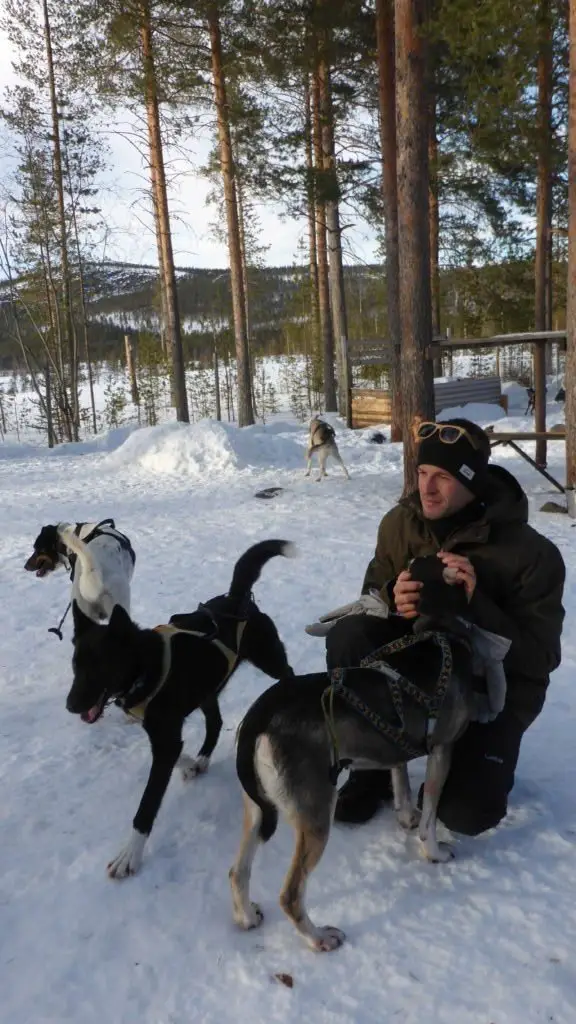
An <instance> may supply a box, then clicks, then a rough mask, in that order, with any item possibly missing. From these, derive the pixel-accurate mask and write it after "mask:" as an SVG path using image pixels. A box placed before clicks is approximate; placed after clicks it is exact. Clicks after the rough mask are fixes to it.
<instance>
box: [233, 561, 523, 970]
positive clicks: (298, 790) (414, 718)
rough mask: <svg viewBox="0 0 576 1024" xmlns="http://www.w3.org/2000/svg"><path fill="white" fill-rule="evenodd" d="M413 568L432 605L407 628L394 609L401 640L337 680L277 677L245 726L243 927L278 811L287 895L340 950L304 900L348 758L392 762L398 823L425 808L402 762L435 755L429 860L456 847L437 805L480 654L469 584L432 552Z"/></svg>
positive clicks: (393, 623) (317, 945) (430, 764)
mask: <svg viewBox="0 0 576 1024" xmlns="http://www.w3.org/2000/svg"><path fill="white" fill-rule="evenodd" d="M418 563H420V566H419V565H418ZM422 563H427V564H426V566H422ZM419 568H420V569H421V570H422V571H421V573H419V571H418V570H419ZM410 569H411V573H412V574H413V577H414V578H415V579H419V580H421V582H422V583H423V590H422V592H421V595H422V596H421V602H422V603H421V608H426V609H427V614H426V615H422V616H420V617H419V618H418V619H416V620H415V623H414V626H413V633H408V635H407V634H406V623H405V620H402V619H400V617H398V616H392V617H391V618H390V619H389V620H388V621H389V624H390V630H391V634H392V635H393V634H394V633H395V632H397V633H398V638H397V640H394V641H391V643H390V644H387V645H385V646H384V647H383V648H381V649H380V650H379V651H376V652H374V655H373V656H371V657H370V658H369V659H365V662H370V663H371V664H370V667H369V666H368V665H366V667H360V668H357V669H346V670H341V669H338V670H336V672H335V673H332V678H331V677H330V676H329V675H328V674H327V673H325V672H319V673H315V674H313V675H305V676H293V677H292V678H291V679H287V680H281V681H280V682H278V683H276V684H275V685H274V686H272V687H270V688H269V689H268V690H266V691H265V692H264V693H263V694H261V696H260V697H258V699H257V700H256V701H255V703H254V704H253V705H252V707H251V708H250V709H249V710H248V712H247V714H246V715H245V717H244V719H243V721H242V722H241V724H240V727H239V729H238V735H237V757H236V767H237V773H238V777H239V779H240V782H241V785H242V787H243V790H244V829H243V835H242V840H241V844H240V849H239V851H238V855H237V858H236V861H235V863H234V865H233V867H232V868H231V870H230V873H229V877H230V884H231V889H232V902H233V915H234V920H235V922H236V923H237V924H238V925H239V926H240V927H241V928H244V929H248V928H255V927H257V926H258V925H259V924H260V923H261V921H262V913H261V911H260V908H259V907H258V905H257V904H255V903H252V902H251V901H250V893H249V888H250V876H251V870H252V863H253V859H254V855H255V853H256V849H257V847H258V845H259V844H260V843H261V842H262V843H263V842H267V841H268V840H269V839H270V838H271V837H272V836H273V834H274V832H275V830H276V826H277V822H278V814H279V813H281V814H283V816H284V817H285V819H286V820H287V821H288V822H289V823H290V824H291V825H292V826H293V828H294V830H295V833H296V836H295V840H296V842H295V849H294V855H293V858H292V863H291V865H290V868H289V870H288V874H287V876H286V878H285V881H284V885H283V888H282V891H281V894H280V905H281V907H282V909H283V910H284V912H285V913H286V915H287V916H288V917H289V919H290V920H291V921H292V923H293V925H294V926H295V928H296V929H297V930H298V931H299V932H300V934H301V935H302V936H303V937H304V939H305V940H306V942H307V943H308V945H310V946H311V947H312V949H314V950H323V951H325V950H332V949H336V948H337V947H338V946H339V945H340V944H341V943H342V942H343V940H344V933H343V932H341V931H340V930H339V929H338V928H333V927H318V926H317V925H315V924H314V923H313V922H312V921H311V920H310V918H309V917H308V914H307V911H306V908H305V905H304V891H305V885H306V881H307V878H308V876H309V875H310V873H311V871H313V869H314V868H315V867H316V865H317V864H318V862H319V860H320V858H321V856H322V854H323V852H324V849H325V847H326V844H327V842H328V838H329V835H330V827H331V823H332V816H333V811H334V806H335V802H336V795H337V791H336V778H337V774H338V771H339V770H340V768H342V767H345V766H346V767H347V766H350V767H353V768H355V769H358V768H390V769H392V782H393V789H394V806H395V809H396V813H397V818H398V822H399V824H400V825H401V826H402V827H403V828H405V829H411V828H414V827H415V826H416V825H417V823H418V812H416V811H415V810H414V808H413V805H412V796H411V792H410V783H409V779H408V771H407V767H406V765H407V762H408V761H410V760H411V759H413V758H414V757H419V756H424V755H426V754H427V765H426V781H425V783H424V796H423V806H422V813H421V816H420V818H419V823H420V824H419V827H420V839H421V841H422V844H423V853H424V856H425V857H426V858H427V859H428V860H430V861H432V862H440V861H446V860H448V859H450V857H451V856H452V854H451V851H450V850H449V849H447V848H446V847H441V846H440V845H439V843H438V841H437V838H436V809H437V807H438V802H439V799H440V795H441V793H442V788H443V786H444V782H445V780H446V777H447V775H448V770H449V767H450V753H451V748H452V745H453V744H454V742H455V741H456V740H457V739H458V738H459V736H460V735H461V734H462V733H463V732H464V730H465V729H466V727H467V725H468V723H469V721H470V720H471V718H472V717H473V715H474V713H475V709H476V708H477V704H476V703H475V697H476V694H475V693H474V675H473V673H474V664H473V654H472V650H471V645H470V640H469V637H468V636H467V624H466V623H464V622H463V621H462V619H461V618H460V617H459V609H458V607H457V606H456V607H455V605H454V598H455V597H456V593H455V592H456V591H460V589H461V588H456V587H452V586H450V584H449V582H448V581H447V578H446V577H444V578H442V572H443V567H442V565H441V564H440V563H439V561H438V559H437V558H436V557H435V556H433V557H432V559H431V560H430V559H427V558H420V559H416V560H415V561H414V562H413V563H412V565H411V567H410ZM439 574H440V575H439ZM427 584H428V585H429V586H430V588H431V590H430V594H429V595H428V596H429V598H430V599H429V600H428V599H427V594H426V590H427ZM443 595H444V597H445V602H444V603H443V601H442V596H443ZM461 596H462V598H464V595H463V594H462V595H461ZM464 603H465V599H464ZM470 628H474V627H470ZM406 635H407V636H408V640H407V643H404V641H403V640H402V638H403V637H406ZM389 646H390V647H391V648H392V650H390V651H388V650H387V648H388V647H389ZM507 646H509V642H508V641H506V642H505V647H504V649H505V650H507ZM502 656H503V655H502ZM365 662H364V663H363V666H364V665H365ZM332 687H333V688H332ZM410 688H412V691H413V690H414V689H417V690H418V692H419V695H420V698H421V701H420V703H419V701H418V699H416V700H415V701H411V696H412V694H411V691H410ZM398 695H400V705H399V704H398ZM440 698H441V699H440ZM496 710H497V709H496ZM366 712H367V713H366ZM399 712H400V713H399ZM370 715H371V716H372V719H371V718H370V717H369V716H370ZM374 716H376V719H377V721H378V723H379V724H377V725H376V726H375V725H374ZM413 737H416V739H414V738H413Z"/></svg>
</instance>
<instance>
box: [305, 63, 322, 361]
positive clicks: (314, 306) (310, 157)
mask: <svg viewBox="0 0 576 1024" xmlns="http://www.w3.org/2000/svg"><path fill="white" fill-rule="evenodd" d="M304 145H305V150H306V205H307V212H308V263H309V275H310V314H311V320H312V349H313V351H314V352H315V353H316V355H318V353H319V350H320V338H321V330H320V299H319V294H318V292H319V287H318V255H317V246H316V203H315V200H314V191H315V190H314V153H313V149H312V109H311V97H310V76H309V74H308V72H306V73H305V75H304Z"/></svg>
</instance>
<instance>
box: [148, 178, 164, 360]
mask: <svg viewBox="0 0 576 1024" xmlns="http://www.w3.org/2000/svg"><path fill="white" fill-rule="evenodd" d="M150 184H151V196H152V212H153V214H154V234H155V236H156V253H157V257H158V298H159V299H160V347H161V349H162V351H163V353H164V355H165V356H167V355H168V339H167V337H166V325H167V321H168V314H167V310H166V287H165V281H166V268H165V266H164V256H163V253H162V232H161V230H160V213H159V211H160V204H159V202H158V199H159V193H158V181H157V176H156V168H155V167H154V166H153V165H152V164H151V165H150Z"/></svg>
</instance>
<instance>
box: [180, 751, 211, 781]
mask: <svg viewBox="0 0 576 1024" xmlns="http://www.w3.org/2000/svg"><path fill="white" fill-rule="evenodd" d="M209 764H210V758H209V757H204V755H203V754H200V756H199V757H190V755H189V754H181V755H180V757H179V758H178V767H179V769H180V774H181V775H182V778H183V780H184V782H188V781H189V780H190V779H195V778H196V776H197V775H202V774H203V773H204V772H205V771H206V770H207V768H208V765H209Z"/></svg>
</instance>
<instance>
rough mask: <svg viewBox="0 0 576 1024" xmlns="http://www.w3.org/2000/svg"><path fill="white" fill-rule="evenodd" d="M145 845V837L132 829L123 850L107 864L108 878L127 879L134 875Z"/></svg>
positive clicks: (138, 867)
mask: <svg viewBox="0 0 576 1024" xmlns="http://www.w3.org/2000/svg"><path fill="white" fill-rule="evenodd" d="M145 845H146V836H143V835H142V833H141V832H136V830H135V829H134V831H133V832H132V835H131V836H130V839H129V840H128V842H127V843H126V846H125V847H124V849H123V850H121V851H120V853H119V854H118V856H117V857H115V858H114V860H111V861H110V863H109V864H108V867H107V869H106V870H107V872H108V878H128V876H129V875H135V874H136V873H137V872H138V871H139V870H140V865H141V864H142V854H143V852H144V846H145Z"/></svg>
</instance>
